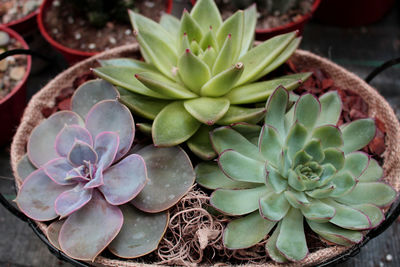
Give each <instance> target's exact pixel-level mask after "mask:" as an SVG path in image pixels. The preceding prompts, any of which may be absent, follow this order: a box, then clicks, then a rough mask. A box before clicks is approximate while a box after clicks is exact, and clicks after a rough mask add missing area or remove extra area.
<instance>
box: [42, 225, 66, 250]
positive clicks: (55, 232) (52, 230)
mask: <svg viewBox="0 0 400 267" xmlns="http://www.w3.org/2000/svg"><path fill="white" fill-rule="evenodd" d="M64 222H65V220H58V221H54V222H52V223H51V224H50V225H49V226H48V227H47V229H46V236H47V239H48V240H49V241H50V243H51V244H52V245H53V246H55V247H56V248H57V249H58V250H61V247H60V243H59V242H58V237H59V235H60V230H61V227H62V225H63V224H64Z"/></svg>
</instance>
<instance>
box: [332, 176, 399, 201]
mask: <svg viewBox="0 0 400 267" xmlns="http://www.w3.org/2000/svg"><path fill="white" fill-rule="evenodd" d="M396 195H397V193H396V191H395V190H394V189H393V188H392V187H390V186H389V185H387V184H384V183H379V182H365V183H358V184H357V185H356V186H355V187H354V189H353V190H352V191H350V192H349V193H348V194H346V195H344V196H341V197H339V198H337V201H338V202H341V203H344V204H347V205H357V204H374V205H376V206H378V207H386V206H388V205H390V204H391V203H392V202H393V200H394V198H395V197H396Z"/></svg>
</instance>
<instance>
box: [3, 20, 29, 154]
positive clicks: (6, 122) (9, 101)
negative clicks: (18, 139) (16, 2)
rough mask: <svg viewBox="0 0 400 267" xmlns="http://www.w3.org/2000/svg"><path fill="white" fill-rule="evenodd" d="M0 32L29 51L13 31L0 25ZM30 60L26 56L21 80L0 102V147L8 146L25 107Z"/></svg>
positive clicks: (23, 41)
mask: <svg viewBox="0 0 400 267" xmlns="http://www.w3.org/2000/svg"><path fill="white" fill-rule="evenodd" d="M0 31H4V32H7V33H8V34H9V35H10V37H12V38H14V39H16V40H17V41H18V42H19V43H20V44H22V46H23V48H24V49H29V47H28V45H27V44H26V42H25V40H24V39H23V38H22V37H21V36H20V35H19V34H18V33H16V32H15V31H14V30H11V29H10V28H7V27H4V26H2V25H0ZM31 65H32V59H31V57H30V56H27V64H26V71H25V74H24V77H23V78H22V80H21V81H20V82H19V83H18V84H17V85H16V86H15V87H14V88H13V89H12V90H11V91H10V93H9V94H8V95H6V96H5V97H4V98H3V99H1V100H0V121H1V124H2V127H1V131H0V146H3V145H5V144H8V143H9V142H10V140H11V138H12V136H13V135H14V133H15V128H16V126H17V125H18V124H19V122H20V119H21V116H22V113H23V111H24V108H25V106H26V82H27V80H28V76H29V73H30V71H31Z"/></svg>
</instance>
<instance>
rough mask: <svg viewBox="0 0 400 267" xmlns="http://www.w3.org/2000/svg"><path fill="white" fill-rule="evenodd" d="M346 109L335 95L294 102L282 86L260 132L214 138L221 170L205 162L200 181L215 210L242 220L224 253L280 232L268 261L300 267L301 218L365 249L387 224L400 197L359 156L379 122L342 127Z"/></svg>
mask: <svg viewBox="0 0 400 267" xmlns="http://www.w3.org/2000/svg"><path fill="white" fill-rule="evenodd" d="M289 98H290V99H291V101H290V100H289ZM294 101H295V103H294ZM293 103H294V105H292V104H293ZM341 105H342V103H341V100H340V98H339V96H338V94H337V92H328V93H326V94H324V95H322V96H321V97H320V98H319V99H318V98H316V97H315V96H313V95H311V94H304V95H302V96H300V97H298V96H296V95H294V94H293V95H291V96H290V97H289V93H288V91H286V90H285V89H284V88H282V87H280V88H278V89H276V90H275V91H274V93H273V94H272V96H271V97H270V98H269V99H268V102H267V104H266V109H267V112H266V116H265V125H264V126H263V127H262V128H261V127H260V126H257V125H245V124H241V125H234V126H233V127H221V128H218V129H216V130H214V131H213V132H212V134H211V141H212V144H213V146H214V148H215V150H216V151H217V152H218V154H219V159H218V164H219V167H218V166H217V165H216V164H214V163H209V162H205V163H204V162H203V163H200V164H199V165H198V166H197V167H196V170H195V171H196V174H197V182H198V183H199V184H200V185H202V186H204V187H206V188H210V189H216V190H215V191H214V192H213V193H212V195H211V198H210V203H211V204H212V205H213V207H214V208H216V209H217V210H219V211H221V212H222V213H224V214H227V215H231V216H241V215H244V216H243V217H241V218H238V219H234V220H232V221H231V222H230V223H229V224H228V225H227V227H226V229H225V232H224V239H223V240H224V244H225V246H226V247H228V248H230V249H240V248H247V247H250V246H253V245H254V244H256V243H258V242H260V241H261V240H262V239H264V238H265V237H267V235H268V234H269V233H270V232H271V230H272V229H273V228H274V227H275V226H276V228H275V230H273V231H272V234H270V236H269V238H268V240H267V243H266V250H267V252H268V254H269V255H270V257H271V258H272V259H273V260H275V261H277V262H286V261H288V260H290V261H299V260H302V259H303V258H305V257H306V255H307V253H308V247H307V244H306V238H305V232H304V225H303V221H304V219H305V222H307V224H308V225H309V227H310V228H311V230H312V231H314V232H315V233H317V234H318V235H319V236H320V237H321V238H322V239H324V240H327V241H329V242H332V243H335V244H339V245H345V246H349V245H352V244H355V243H358V242H360V241H361V240H362V239H363V230H368V229H372V228H374V227H376V226H378V225H379V224H380V223H381V222H382V221H383V220H384V214H383V212H382V208H384V207H387V206H388V205H390V204H391V203H392V201H393V200H394V199H395V197H396V191H395V190H394V189H393V188H392V187H390V186H389V185H387V184H385V183H384V182H382V181H379V179H380V178H382V176H383V170H382V168H381V167H380V166H379V164H378V162H377V161H376V160H375V159H373V158H372V157H371V156H369V155H367V154H366V153H364V152H361V151H357V150H359V149H361V148H363V147H364V146H366V145H367V144H368V143H369V142H370V141H371V140H372V138H373V137H374V135H375V122H374V120H373V119H369V118H367V119H360V120H355V121H352V122H351V123H348V124H344V125H341V126H340V127H338V126H337V123H338V120H339V117H340V114H341V110H342V106H341ZM257 132H258V133H259V138H258V141H257V139H255V135H256V133H257Z"/></svg>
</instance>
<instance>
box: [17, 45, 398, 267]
mask: <svg viewBox="0 0 400 267" xmlns="http://www.w3.org/2000/svg"><path fill="white" fill-rule="evenodd" d="M113 57H136V58H140V53H139V49H138V46H137V45H136V44H133V45H127V46H122V47H118V48H115V49H112V50H109V51H107V52H104V53H101V54H99V55H96V56H94V57H92V58H89V59H87V60H85V61H83V62H81V63H79V64H77V65H75V66H73V67H71V68H69V69H68V70H66V71H64V72H63V73H61V74H59V75H58V76H57V77H56V78H54V79H53V80H52V81H51V82H49V83H48V84H47V85H46V86H45V87H44V88H43V89H42V90H40V91H39V92H38V93H37V94H36V95H35V96H34V97H33V98H32V100H31V101H30V103H29V105H28V107H27V108H26V110H25V113H24V116H23V118H22V122H21V124H20V126H19V127H18V130H17V133H16V135H15V136H14V140H13V142H12V146H11V165H12V169H13V173H14V177H15V180H16V185H17V187H18V188H19V187H20V186H21V184H22V181H21V179H20V178H19V177H18V174H17V162H18V161H19V159H21V157H22V156H23V155H24V154H25V153H26V144H27V141H28V137H29V135H30V133H31V131H32V130H33V128H34V127H35V126H36V125H38V124H39V123H40V122H41V121H42V120H43V119H44V117H43V115H42V114H41V110H42V109H43V108H44V107H53V106H54V104H55V98H56V97H57V95H58V93H59V91H60V89H61V88H64V87H66V86H70V85H71V84H72V82H73V80H74V78H75V77H77V76H79V75H81V74H82V73H84V72H87V71H88V70H89V69H90V68H92V67H95V66H97V62H96V60H98V59H105V58H113ZM292 61H293V63H294V64H296V65H302V66H304V67H307V68H308V67H309V68H320V69H322V70H324V71H325V72H326V73H329V75H330V76H331V77H332V79H333V80H334V81H335V84H336V85H337V86H339V87H340V88H342V89H348V90H352V91H355V92H357V93H358V94H359V95H360V96H361V97H362V98H363V99H364V100H365V101H366V103H367V104H368V105H369V113H370V114H369V115H370V116H371V117H377V118H379V119H380V120H381V121H382V122H383V123H384V124H385V128H386V131H387V133H386V134H387V135H386V140H385V145H386V150H385V153H384V155H383V157H384V165H383V168H384V173H385V175H384V181H385V182H387V183H388V184H390V185H391V186H393V187H394V188H395V189H396V191H400V178H399V176H400V175H399V174H400V164H399V162H400V153H399V151H400V143H399V142H398V140H400V125H399V122H398V120H397V118H396V116H395V114H394V112H393V110H392V109H391V107H390V105H389V104H388V103H387V102H386V101H385V99H384V98H383V97H382V96H381V95H380V94H379V93H378V92H377V91H376V90H375V89H373V88H372V87H370V86H369V85H368V84H366V83H365V82H364V81H363V80H361V79H360V78H358V77H357V76H356V75H354V74H353V73H351V72H349V71H347V70H345V69H344V68H342V67H339V66H338V65H336V64H334V63H332V62H331V61H329V60H327V59H324V58H321V57H319V56H316V55H314V54H312V53H310V52H306V51H302V50H298V51H296V53H295V54H294V55H293V57H292ZM36 224H37V226H38V227H39V229H40V230H42V231H43V232H44V231H45V230H46V227H47V226H46V225H45V224H43V223H39V222H36ZM193 238H196V237H193ZM347 250H349V248H345V247H342V246H331V247H328V248H324V249H320V250H318V251H316V252H313V253H310V254H309V255H308V256H307V257H306V258H305V259H304V260H303V261H301V262H298V263H290V264H287V266H304V265H317V264H320V263H322V262H326V261H327V260H329V259H332V258H335V257H337V256H338V255H340V254H343V253H345V252H346V251H347ZM270 263H271V266H274V265H276V266H283V265H282V264H280V265H277V264H274V263H273V262H270ZM90 264H93V263H90ZM94 264H96V265H97V264H99V265H105V266H151V265H149V264H143V263H139V262H134V261H126V260H115V259H107V258H105V257H102V256H99V257H97V258H96V260H95V262H94Z"/></svg>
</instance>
